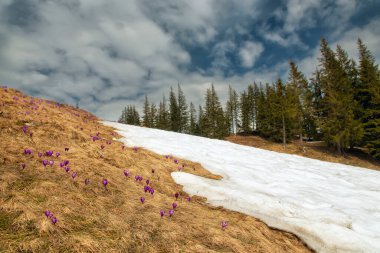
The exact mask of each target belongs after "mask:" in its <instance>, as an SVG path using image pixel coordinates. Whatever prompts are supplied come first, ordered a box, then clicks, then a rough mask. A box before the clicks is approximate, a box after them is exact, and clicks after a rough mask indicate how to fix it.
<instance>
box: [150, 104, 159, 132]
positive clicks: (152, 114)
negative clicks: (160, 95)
mask: <svg viewBox="0 0 380 253" xmlns="http://www.w3.org/2000/svg"><path fill="white" fill-rule="evenodd" d="M156 114H157V108H156V105H155V104H153V103H151V105H150V112H149V127H151V128H154V127H156V122H157V121H156V118H157V115H156Z"/></svg>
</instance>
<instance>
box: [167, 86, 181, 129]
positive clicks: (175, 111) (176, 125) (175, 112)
mask: <svg viewBox="0 0 380 253" xmlns="http://www.w3.org/2000/svg"><path fill="white" fill-rule="evenodd" d="M169 110H170V129H171V131H174V132H179V130H180V118H179V108H178V102H177V98H176V95H175V93H174V91H173V88H172V87H170V94H169Z"/></svg>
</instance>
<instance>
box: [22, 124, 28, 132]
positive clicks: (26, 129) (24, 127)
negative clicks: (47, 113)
mask: <svg viewBox="0 0 380 253" xmlns="http://www.w3.org/2000/svg"><path fill="white" fill-rule="evenodd" d="M22 131H23V132H24V134H25V133H26V132H27V131H28V127H27V126H25V125H24V126H22Z"/></svg>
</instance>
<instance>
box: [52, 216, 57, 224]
mask: <svg viewBox="0 0 380 253" xmlns="http://www.w3.org/2000/svg"><path fill="white" fill-rule="evenodd" d="M57 221H58V220H57V218H55V217H52V218H51V222H52V223H53V225H55V223H57Z"/></svg>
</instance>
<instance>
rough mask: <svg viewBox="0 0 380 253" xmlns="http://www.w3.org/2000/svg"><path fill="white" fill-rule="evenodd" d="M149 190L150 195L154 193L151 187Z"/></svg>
mask: <svg viewBox="0 0 380 253" xmlns="http://www.w3.org/2000/svg"><path fill="white" fill-rule="evenodd" d="M149 192H150V194H151V195H153V194H154V189H153V188H152V187H151V188H150V191H149Z"/></svg>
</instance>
